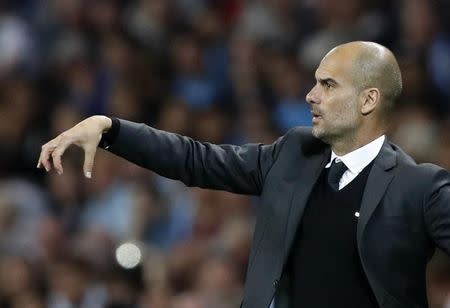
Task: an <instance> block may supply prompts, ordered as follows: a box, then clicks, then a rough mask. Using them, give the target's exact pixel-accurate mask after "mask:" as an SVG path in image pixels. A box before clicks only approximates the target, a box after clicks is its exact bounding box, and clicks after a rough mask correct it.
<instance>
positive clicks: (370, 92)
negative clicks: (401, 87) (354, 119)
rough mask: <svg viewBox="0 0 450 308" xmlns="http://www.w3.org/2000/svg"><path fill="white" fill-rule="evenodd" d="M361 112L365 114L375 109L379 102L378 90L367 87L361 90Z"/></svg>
mask: <svg viewBox="0 0 450 308" xmlns="http://www.w3.org/2000/svg"><path fill="white" fill-rule="evenodd" d="M361 94H362V105H361V113H362V114H363V115H367V114H369V113H371V112H372V111H374V110H375V108H376V107H377V106H378V104H379V103H380V90H378V88H369V89H365V90H364V91H362V93H361Z"/></svg>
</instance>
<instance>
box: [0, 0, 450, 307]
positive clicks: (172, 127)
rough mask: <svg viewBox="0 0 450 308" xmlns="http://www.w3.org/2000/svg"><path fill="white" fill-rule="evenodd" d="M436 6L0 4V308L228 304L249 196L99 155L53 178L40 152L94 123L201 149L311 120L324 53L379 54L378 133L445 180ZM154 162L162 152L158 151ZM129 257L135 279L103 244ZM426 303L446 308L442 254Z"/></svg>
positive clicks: (446, 80)
mask: <svg viewBox="0 0 450 308" xmlns="http://www.w3.org/2000/svg"><path fill="white" fill-rule="evenodd" d="M448 15H450V2H449V1H446V0H434V1H429V0H403V1H402V0H394V1H393V0H367V1H362V0H360V1H359V0H259V1H258V0H254V1H252V0H132V1H131V0H130V1H126V0H91V1H88V0H44V1H42V0H41V1H38V0H2V1H0V119H1V120H0V141H1V142H0V307H4V308H43V307H50V308H66V307H67V308H72V307H79V308H96V307H109V308H113V307H139V308H141V307H142V308H144V307H149V308H170V307H175V308H211V307H212V308H229V307H238V306H239V302H240V299H241V296H242V292H243V282H244V279H245V269H246V266H247V264H246V262H247V257H248V253H249V247H250V243H251V239H252V231H253V224H254V219H255V213H256V211H257V210H258V198H257V197H250V196H240V195H233V194H230V193H226V192H218V191H209V190H203V189H196V188H192V189H189V188H186V187H184V186H183V185H182V184H180V183H179V182H175V181H171V180H167V179H165V178H162V177H160V176H158V175H156V174H154V173H152V172H149V171H147V170H143V169H141V168H139V167H137V166H135V165H132V164H131V163H127V162H125V161H124V160H122V159H119V158H117V157H115V156H113V155H111V154H108V153H106V152H104V151H102V150H99V151H98V152H97V156H96V160H95V167H94V170H93V179H91V180H87V179H85V178H84V177H83V174H82V168H81V166H82V162H83V161H82V160H83V155H82V153H81V152H80V151H79V150H78V149H75V148H71V149H69V150H68V151H67V154H66V155H65V157H64V160H63V163H64V167H65V168H64V174H63V175H61V176H58V175H57V174H55V173H53V172H51V173H50V174H48V175H46V174H44V173H45V172H42V170H38V169H36V163H37V158H38V154H39V152H40V146H41V145H42V144H44V143H45V142H46V141H48V140H49V139H50V138H52V137H54V136H56V135H57V134H58V133H60V132H62V131H64V130H66V129H68V128H70V127H71V126H73V125H74V124H75V123H77V122H78V121H80V120H82V119H84V118H85V117H87V116H90V115H94V114H105V115H110V116H115V117H120V118H124V119H128V120H132V121H138V122H145V123H147V124H149V125H152V126H154V127H157V128H160V129H164V130H168V131H172V132H176V133H180V134H185V135H189V136H192V137H194V138H196V139H198V140H201V141H206V142H213V143H234V144H242V143H247V142H258V143H259V142H261V143H270V142H272V141H273V140H274V139H276V138H277V136H279V135H281V134H283V133H284V132H286V130H288V129H289V128H290V127H292V126H296V125H311V115H310V109H309V106H308V104H307V103H306V101H305V95H306V93H307V92H308V91H309V89H310V88H311V87H312V86H313V84H314V70H315V68H316V67H317V65H318V64H319V62H320V59H321V58H322V57H323V56H324V55H325V54H326V52H327V51H329V49H331V48H332V47H334V46H336V45H338V44H340V43H344V42H348V41H352V40H370V41H376V42H379V43H381V44H383V45H385V46H387V47H389V48H390V49H391V50H393V51H394V53H395V54H396V56H397V57H398V60H399V63H400V66H401V69H402V72H403V82H404V91H403V94H402V97H401V99H400V101H399V102H398V105H397V107H396V108H395V111H394V112H395V114H394V115H393V121H392V125H391V128H390V131H389V137H390V138H391V139H392V140H393V141H394V142H395V143H397V144H399V145H400V146H401V147H403V148H404V149H405V150H406V151H407V152H408V153H409V154H411V155H412V156H413V157H414V158H415V159H416V160H417V161H418V162H434V163H437V164H439V165H441V166H443V167H445V168H447V169H450V27H449V24H448V20H450V16H448ZM162 155H164V154H163V153H162ZM125 242H133V243H136V245H137V246H138V247H139V248H140V249H141V252H142V256H143V257H142V261H141V262H140V263H139V264H138V265H137V266H136V267H134V268H132V269H127V268H124V267H122V266H120V265H119V264H118V263H117V260H116V258H115V250H116V248H117V247H118V246H119V245H120V244H121V243H125ZM427 279H428V288H429V289H428V290H429V299H430V307H431V308H438V307H450V300H449V297H448V295H449V294H450V266H449V261H448V257H447V256H444V255H443V254H442V253H441V254H438V255H437V256H435V257H434V259H433V261H432V262H431V263H430V266H429V271H428V275H427Z"/></svg>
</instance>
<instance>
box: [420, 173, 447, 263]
mask: <svg viewBox="0 0 450 308" xmlns="http://www.w3.org/2000/svg"><path fill="white" fill-rule="evenodd" d="M428 187H431V189H428V194H426V195H425V197H424V218H425V224H426V226H427V229H428V233H429V235H430V237H431V239H432V240H433V242H434V243H435V245H436V246H437V247H439V248H440V249H441V250H443V251H444V252H445V253H447V255H449V256H450V173H449V172H448V171H446V170H444V169H439V170H438V171H437V172H435V173H434V176H433V177H432V181H431V184H430V186H428Z"/></svg>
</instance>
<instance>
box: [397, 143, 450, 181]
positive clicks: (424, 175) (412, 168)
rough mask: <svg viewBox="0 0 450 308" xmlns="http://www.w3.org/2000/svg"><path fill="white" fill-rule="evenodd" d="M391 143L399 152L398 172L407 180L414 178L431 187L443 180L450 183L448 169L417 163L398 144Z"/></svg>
mask: <svg viewBox="0 0 450 308" xmlns="http://www.w3.org/2000/svg"><path fill="white" fill-rule="evenodd" d="M389 145H390V146H391V147H392V149H393V150H394V151H395V152H396V154H397V169H398V173H399V175H400V176H401V177H402V178H404V179H405V181H411V180H412V181H414V182H416V183H417V184H418V185H419V186H422V187H429V186H430V185H435V184H436V183H437V182H438V183H441V184H442V181H444V182H446V183H450V173H449V172H448V170H446V169H444V168H442V167H441V166H438V165H436V164H432V163H417V162H416V161H415V160H414V159H413V158H412V157H411V156H409V155H408V154H407V153H405V152H404V151H403V150H402V149H401V148H400V147H399V146H398V145H396V144H393V143H389Z"/></svg>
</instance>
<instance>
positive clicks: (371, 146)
mask: <svg viewBox="0 0 450 308" xmlns="http://www.w3.org/2000/svg"><path fill="white" fill-rule="evenodd" d="M385 139H386V137H385V135H383V136H380V137H378V138H377V139H375V140H373V141H372V142H370V143H368V144H366V145H365V146H362V147H360V148H359V149H356V150H354V151H352V152H350V153H347V154H345V155H344V156H338V155H336V153H334V152H333V151H331V158H330V161H329V162H328V164H327V165H326V166H325V168H330V166H331V162H332V161H333V159H335V158H336V162H339V161H342V162H343V163H344V164H345V165H346V166H347V168H348V169H347V171H345V172H344V174H343V175H342V177H341V180H340V181H339V190H341V189H342V188H344V187H345V186H346V185H347V184H348V183H350V182H351V181H353V180H354V179H355V178H356V177H357V176H358V174H359V173H360V172H361V171H362V170H363V169H364V168H365V167H366V166H367V165H368V164H370V163H371V162H372V160H374V159H375V157H376V156H377V155H378V153H380V150H381V147H382V146H383V143H384V140H385Z"/></svg>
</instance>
